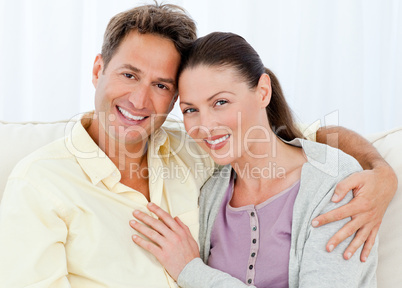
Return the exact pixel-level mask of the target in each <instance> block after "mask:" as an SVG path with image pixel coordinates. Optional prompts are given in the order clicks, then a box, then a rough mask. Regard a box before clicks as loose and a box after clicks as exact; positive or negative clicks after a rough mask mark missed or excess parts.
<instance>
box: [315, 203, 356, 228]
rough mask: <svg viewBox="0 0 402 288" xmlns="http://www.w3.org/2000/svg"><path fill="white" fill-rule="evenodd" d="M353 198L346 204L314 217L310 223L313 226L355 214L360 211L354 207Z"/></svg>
mask: <svg viewBox="0 0 402 288" xmlns="http://www.w3.org/2000/svg"><path fill="white" fill-rule="evenodd" d="M354 200H355V199H352V201H350V202H349V203H348V204H346V205H343V206H341V207H339V208H336V209H334V210H331V211H329V212H327V213H325V214H322V215H320V216H318V217H316V218H314V219H313V221H312V222H311V225H313V227H320V226H322V225H325V224H328V223H331V222H335V221H338V220H342V219H345V218H347V217H352V216H353V215H357V214H358V213H359V212H360V209H359V207H356V205H355V204H354Z"/></svg>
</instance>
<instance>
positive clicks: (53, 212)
mask: <svg viewBox="0 0 402 288" xmlns="http://www.w3.org/2000/svg"><path fill="white" fill-rule="evenodd" d="M60 208H61V203H59V204H57V201H56V199H55V197H54V196H53V195H52V194H51V192H49V191H40V190H39V189H36V188H35V187H33V186H32V185H31V184H30V183H29V182H28V181H26V180H25V179H19V178H12V179H10V180H9V182H8V183H7V186H6V189H5V192H4V197H3V200H2V203H1V209H0V271H1V273H0V287H14V288H17V287H28V286H29V287H38V288H40V287H58V288H64V287H71V286H70V284H69V281H68V279H67V274H68V273H67V260H66V252H65V247H64V244H65V241H66V238H67V226H66V224H65V222H64V221H63V219H62V218H63V217H62V215H61V213H60Z"/></svg>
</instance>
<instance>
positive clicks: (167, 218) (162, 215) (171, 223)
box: [147, 202, 178, 231]
mask: <svg viewBox="0 0 402 288" xmlns="http://www.w3.org/2000/svg"><path fill="white" fill-rule="evenodd" d="M147 208H148V210H149V211H151V212H152V213H154V214H155V215H156V216H158V218H159V219H160V220H161V221H163V222H164V223H165V224H166V226H167V227H169V228H170V229H171V230H173V231H177V228H178V224H177V222H176V221H175V220H174V219H173V217H172V216H171V215H170V214H169V213H167V212H166V211H165V210H163V209H162V208H160V207H159V206H158V205H156V204H154V203H152V202H149V203H148V205H147Z"/></svg>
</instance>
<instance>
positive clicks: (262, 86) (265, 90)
mask: <svg viewBox="0 0 402 288" xmlns="http://www.w3.org/2000/svg"><path fill="white" fill-rule="evenodd" d="M257 91H258V93H259V96H260V99H261V107H262V108H265V107H267V106H268V105H269V102H271V96H272V88H271V78H269V76H268V74H266V73H264V74H262V75H261V77H260V80H258V85H257Z"/></svg>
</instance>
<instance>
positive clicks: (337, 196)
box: [331, 172, 362, 203]
mask: <svg viewBox="0 0 402 288" xmlns="http://www.w3.org/2000/svg"><path fill="white" fill-rule="evenodd" d="M360 173H362V172H360ZM360 173H354V174H352V175H350V176H349V177H347V178H345V179H343V180H342V181H341V182H339V183H338V185H336V187H335V191H334V195H333V196H332V199H331V200H332V202H335V203H338V202H339V201H341V200H342V199H343V198H344V197H345V196H346V194H348V192H349V191H350V190H355V191H357V190H358V189H360V186H359V185H361V183H362V181H361V179H360V176H361V175H360Z"/></svg>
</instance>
